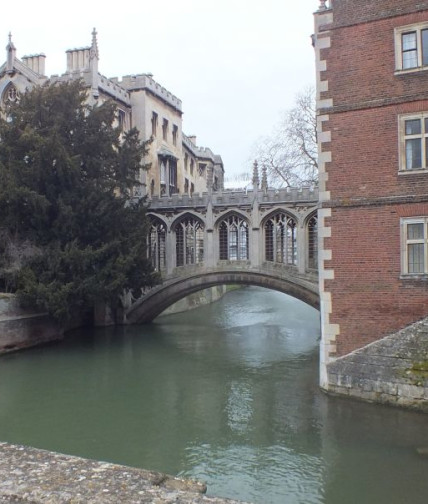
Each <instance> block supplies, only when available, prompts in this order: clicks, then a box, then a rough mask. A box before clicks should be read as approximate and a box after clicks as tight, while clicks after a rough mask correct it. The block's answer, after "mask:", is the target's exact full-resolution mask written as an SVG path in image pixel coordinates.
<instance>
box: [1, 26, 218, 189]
mask: <svg viewBox="0 0 428 504" xmlns="http://www.w3.org/2000/svg"><path fill="white" fill-rule="evenodd" d="M45 60H46V57H45V55H44V54H36V55H31V56H23V57H22V58H21V59H19V58H17V56H16V48H15V45H14V44H13V42H12V38H11V35H9V42H8V44H7V46H6V62H5V63H4V64H3V65H2V66H0V103H1V104H2V105H4V104H6V103H7V102H13V101H16V100H19V97H20V94H21V93H24V92H25V91H26V90H27V89H31V88H32V87H33V86H38V85H42V84H46V83H51V84H55V83H57V82H67V81H70V80H75V79H81V80H82V81H83V82H84V84H85V86H86V87H87V90H88V102H89V104H90V105H92V106H95V105H96V104H100V103H103V102H104V101H106V100H113V101H114V102H115V104H116V106H117V121H118V124H119V125H120V126H121V127H122V128H123V129H124V130H127V129H129V128H131V127H136V128H137V129H138V130H139V132H140V134H141V138H142V140H148V139H150V138H152V139H153V141H152V143H151V144H150V151H149V154H148V156H147V157H146V159H145V162H147V163H150V165H151V166H150V169H149V170H148V171H147V172H146V171H142V172H141V174H140V179H141V180H140V181H141V182H142V186H141V187H140V188H139V191H140V193H141V195H146V194H147V195H148V196H149V197H150V196H171V195H172V194H176V193H179V194H188V195H191V194H192V193H193V192H204V191H206V190H207V189H208V187H209V186H210V187H213V189H214V190H217V189H218V190H219V189H222V188H223V180H224V168H223V162H222V159H221V157H220V156H218V155H214V154H213V152H212V151H211V150H210V149H208V148H201V147H198V146H197V145H196V137H194V136H186V135H185V134H184V133H183V131H182V114H183V112H182V103H181V100H180V99H178V98H177V97H176V96H174V95H173V94H172V93H170V92H169V91H168V90H166V89H165V88H164V87H162V86H161V85H160V84H159V83H157V82H156V81H155V80H154V79H153V76H152V75H151V74H140V75H131V76H125V77H123V78H122V80H119V79H118V78H107V77H104V76H103V75H102V74H101V73H100V72H99V71H98V64H99V52H98V44H97V34H96V31H95V29H94V31H93V32H92V42H91V45H90V46H88V47H83V48H78V49H70V50H68V51H66V63H67V66H66V71H65V73H64V74H63V75H60V76H58V75H54V76H51V77H47V76H46V75H45Z"/></svg>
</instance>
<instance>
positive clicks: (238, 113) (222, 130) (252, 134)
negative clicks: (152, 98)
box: [0, 0, 319, 177]
mask: <svg viewBox="0 0 428 504" xmlns="http://www.w3.org/2000/svg"><path fill="white" fill-rule="evenodd" d="M318 5H319V1H318V0H298V1H292V0H262V1H260V0H258V1H256V0H215V1H213V0H174V1H173V0H148V1H144V0H128V1H124V2H120V1H115V2H113V1H111V2H109V1H107V0H105V1H103V2H99V1H97V0H92V1H91V0H85V1H84V0H74V1H72V2H61V1H58V0H56V1H51V0H38V1H34V0H31V1H30V0H21V2H18V3H17V4H16V5H15V7H14V8H13V9H12V8H11V6H10V5H9V7H8V8H7V10H8V12H9V14H10V15H8V14H6V12H4V13H3V15H2V16H1V19H0V35H1V36H2V37H3V41H4V47H5V46H6V44H7V40H8V38H7V37H8V33H9V32H11V33H12V40H13V42H14V44H15V46H16V49H17V56H18V57H19V58H21V57H22V56H24V55H28V54H36V53H40V52H43V53H44V54H45V55H46V73H47V75H52V74H62V73H64V72H65V69H66V56H65V51H66V50H67V49H73V48H75V47H84V46H88V45H90V43H91V32H92V29H93V28H94V27H95V28H96V30H97V32H98V48H99V52H100V64H99V70H100V72H101V73H102V74H104V75H106V76H107V77H115V76H117V77H121V76H123V75H130V74H138V73H148V72H150V73H153V75H154V79H155V80H156V81H157V82H159V83H160V84H161V85H162V86H164V87H165V88H167V89H168V90H169V91H170V92H172V93H173V94H175V95H176V96H177V97H178V98H180V99H181V100H182V102H183V111H184V116H183V130H184V132H185V133H186V134H195V135H196V136H197V143H198V145H200V146H206V147H210V148H211V149H212V150H213V151H214V152H215V153H216V154H220V155H221V156H222V158H223V161H224V164H225V169H226V176H229V177H233V176H234V175H235V174H239V173H242V172H244V171H247V170H248V161H249V158H250V153H251V149H252V146H253V145H254V143H255V142H256V141H257V139H258V138H260V137H261V136H263V135H266V134H268V133H270V132H271V130H272V128H273V126H274V125H275V124H276V123H278V121H279V119H280V116H281V112H283V111H284V110H286V109H288V108H290V107H291V106H292V105H293V101H294V98H295V96H296V94H297V93H298V92H299V91H300V90H302V89H303V88H305V87H307V86H310V85H313V83H314V79H315V70H314V51H313V48H312V46H311V41H310V35H311V34H312V33H313V16H312V13H313V12H314V11H315V10H316V9H317V8H318ZM9 9H11V10H10V11H9ZM5 58H6V51H4V56H3V58H1V60H2V61H4V60H5Z"/></svg>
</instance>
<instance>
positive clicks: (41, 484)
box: [0, 443, 243, 504]
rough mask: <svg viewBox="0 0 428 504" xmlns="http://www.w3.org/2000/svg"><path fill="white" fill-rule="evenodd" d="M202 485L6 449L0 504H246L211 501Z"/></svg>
mask: <svg viewBox="0 0 428 504" xmlns="http://www.w3.org/2000/svg"><path fill="white" fill-rule="evenodd" d="M205 491H206V486H205V485H204V484H202V483H199V482H196V481H190V480H183V479H179V478H174V477H173V476H168V475H166V474H163V473H159V472H154V471H146V470H144V469H137V468H133V467H126V466H121V465H118V464H111V463H106V462H98V461H94V460H88V459H83V458H79V457H73V456H70V455H62V454H59V453H54V452H49V451H46V450H39V449H36V448H30V447H25V446H18V445H12V444H9V443H0V502H4V503H15V504H17V503H22V504H24V503H32V504H66V503H67V504H69V503H71V502H73V503H74V504H87V503H89V502H90V503H92V504H118V503H121V504H131V503H132V504H139V503H141V504H143V503H147V504H149V503H151V504H170V503H172V502H174V503H176V504H243V503H242V502H241V503H240V502H239V501H236V500H230V499H222V498H216V497H207V496H206V495H203V494H204V493H205Z"/></svg>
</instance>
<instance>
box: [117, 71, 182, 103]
mask: <svg viewBox="0 0 428 504" xmlns="http://www.w3.org/2000/svg"><path fill="white" fill-rule="evenodd" d="M111 80H113V81H115V82H117V83H118V84H120V85H121V86H122V87H123V88H125V89H126V90H128V91H129V92H132V91H139V90H148V91H150V92H151V93H153V94H154V95H155V96H157V97H158V98H160V99H161V100H163V101H164V102H166V103H168V104H169V105H171V106H172V107H173V108H175V109H176V110H178V111H179V112H182V103H181V100H180V99H179V98H177V97H176V96H174V95H173V94H172V93H171V92H170V91H168V90H167V89H166V88H164V87H163V86H161V85H160V84H159V83H158V82H156V81H155V80H154V79H153V77H152V75H151V74H139V75H126V76H124V77H122V80H121V81H119V80H117V78H114V79H111Z"/></svg>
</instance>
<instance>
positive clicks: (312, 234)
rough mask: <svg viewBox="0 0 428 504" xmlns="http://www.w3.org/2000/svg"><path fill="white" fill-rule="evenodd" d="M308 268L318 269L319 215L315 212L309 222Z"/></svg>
mask: <svg viewBox="0 0 428 504" xmlns="http://www.w3.org/2000/svg"><path fill="white" fill-rule="evenodd" d="M307 243H308V268H309V269H318V217H317V215H316V214H314V215H313V216H312V217H310V219H309V220H308V224H307Z"/></svg>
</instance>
